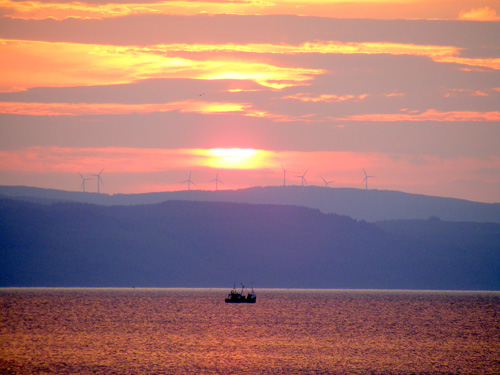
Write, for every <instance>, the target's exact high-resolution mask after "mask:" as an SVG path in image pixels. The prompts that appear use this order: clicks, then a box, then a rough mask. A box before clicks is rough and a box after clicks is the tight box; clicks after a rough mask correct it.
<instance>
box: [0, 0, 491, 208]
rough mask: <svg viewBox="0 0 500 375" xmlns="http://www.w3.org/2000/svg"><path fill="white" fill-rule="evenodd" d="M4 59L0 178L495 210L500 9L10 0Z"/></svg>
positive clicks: (412, 2) (396, 2) (347, 0)
mask: <svg viewBox="0 0 500 375" xmlns="http://www.w3.org/2000/svg"><path fill="white" fill-rule="evenodd" d="M0 56H1V59H0V184H1V185H28V186H36V187H43V188H54V189H64V190H74V191H79V190H80V191H81V184H82V179H81V177H80V176H79V174H78V173H81V174H82V175H83V176H85V177H88V178H93V180H88V181H87V182H86V190H87V191H93V192H94V191H97V181H96V179H95V177H93V176H91V174H97V173H99V171H101V170H102V169H103V168H104V171H103V173H102V175H101V176H102V181H103V185H101V187H100V191H101V192H102V193H108V194H117V193H141V192H153V191H173V190H186V189H188V184H186V183H183V182H184V181H186V180H188V178H189V175H190V173H191V180H192V181H193V182H194V184H195V185H191V189H201V190H213V189H215V182H214V181H212V180H214V179H215V178H216V176H218V178H219V180H220V181H222V182H221V183H219V184H218V188H219V189H238V188H245V187H251V186H271V185H274V186H276V185H283V169H282V167H284V168H285V169H286V170H287V174H286V183H287V185H299V184H301V181H302V180H301V177H300V176H301V175H302V174H304V173H305V172H306V171H307V173H306V175H305V178H306V182H307V184H308V185H318V186H324V185H325V184H324V182H323V179H325V180H327V181H332V182H331V183H329V185H328V186H329V187H333V188H335V187H353V188H359V189H363V188H364V184H362V183H361V182H362V180H363V178H364V174H363V168H364V169H365V170H366V172H367V173H368V174H369V175H371V176H375V177H373V178H370V180H369V186H368V187H369V188H370V189H389V190H400V191H405V192H410V193H419V194H429V195H437V196H445V197H456V198H463V199H470V200H475V201H481V202H500V0H494V1H493V0H490V1H488V0H485V1H482V0H359V1H358V0H343V1H322V0H318V1H295V0H290V1H281V0H275V1H273V0H269V1H267V0H241V1H238V0H237V1H231V2H228V1H218V0H206V1H196V0H188V1H154V0H150V1H141V2H133V1H132V0H117V1H115V2H112V3H103V2H102V1H98V0H91V1H87V2H68V1H60V0H53V1H13V0H0ZM333 181H334V182H333Z"/></svg>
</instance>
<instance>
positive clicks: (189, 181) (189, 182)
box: [182, 171, 196, 191]
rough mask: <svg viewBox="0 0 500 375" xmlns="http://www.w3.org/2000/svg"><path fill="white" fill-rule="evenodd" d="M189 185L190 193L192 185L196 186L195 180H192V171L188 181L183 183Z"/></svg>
mask: <svg viewBox="0 0 500 375" xmlns="http://www.w3.org/2000/svg"><path fill="white" fill-rule="evenodd" d="M186 183H187V184H188V191H189V190H191V184H193V185H196V184H195V183H194V182H193V180H191V171H189V178H188V179H187V180H186V181H182V184H186Z"/></svg>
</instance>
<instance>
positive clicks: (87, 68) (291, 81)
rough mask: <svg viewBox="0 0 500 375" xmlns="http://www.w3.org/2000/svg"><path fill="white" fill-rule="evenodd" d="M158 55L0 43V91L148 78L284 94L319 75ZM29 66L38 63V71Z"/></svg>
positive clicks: (147, 50) (139, 50)
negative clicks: (246, 85) (244, 84)
mask: <svg viewBox="0 0 500 375" xmlns="http://www.w3.org/2000/svg"><path fill="white" fill-rule="evenodd" d="M157 51H158V49H157V48H155V49H154V48H149V47H147V48H140V47H132V46H131V47H121V46H106V45H93V44H76V43H49V42H37V41H16V40H0V53H1V54H2V56H3V58H2V60H0V71H2V73H0V90H2V91H15V90H22V89H26V88H29V87H35V86H56V87H64V86H73V85H78V86H89V85H103V84H108V85H109V84H119V83H130V82H134V81H136V80H139V79H147V78H194V79H206V80H211V79H247V80H251V81H255V82H257V83H258V84H260V85H262V86H267V87H272V88H283V87H288V86H294V85H297V84H301V83H302V82H305V81H308V80H310V79H311V78H312V76H313V75H315V74H320V73H322V72H323V71H322V70H319V69H305V68H300V67H296V68H289V67H278V66H273V65H269V64H266V63H259V62H252V61H249V62H246V61H224V60H220V59H217V60H213V61H211V60H192V59H186V58H180V57H168V56H165V55H163V54H159V53H157ZM33 61H37V63H36V65H34V64H33V63H32V62H33ZM7 72H9V73H8V74H7Z"/></svg>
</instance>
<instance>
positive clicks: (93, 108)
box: [0, 100, 250, 116]
mask: <svg viewBox="0 0 500 375" xmlns="http://www.w3.org/2000/svg"><path fill="white" fill-rule="evenodd" d="M249 108H250V105H249V104H241V103H214V102H202V101H195V100H186V101H183V102H172V103H160V104H120V103H23V102H0V113H8V114H16V115H32V116H82V115H102V114H113V115H123V114H130V113H150V112H169V111H175V110H178V111H180V112H195V113H202V114H210V113H225V112H241V111H245V110H247V109H249Z"/></svg>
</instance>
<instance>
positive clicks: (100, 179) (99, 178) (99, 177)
mask: <svg viewBox="0 0 500 375" xmlns="http://www.w3.org/2000/svg"><path fill="white" fill-rule="evenodd" d="M103 170H104V168H103V169H101V171H100V172H99V173H98V174H91V176H95V177H97V194H99V183H102V184H103V185H104V182H102V178H101V173H102V171H103Z"/></svg>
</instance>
